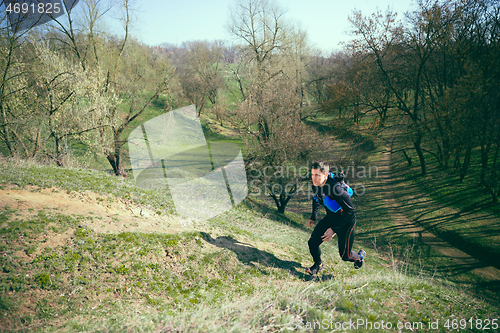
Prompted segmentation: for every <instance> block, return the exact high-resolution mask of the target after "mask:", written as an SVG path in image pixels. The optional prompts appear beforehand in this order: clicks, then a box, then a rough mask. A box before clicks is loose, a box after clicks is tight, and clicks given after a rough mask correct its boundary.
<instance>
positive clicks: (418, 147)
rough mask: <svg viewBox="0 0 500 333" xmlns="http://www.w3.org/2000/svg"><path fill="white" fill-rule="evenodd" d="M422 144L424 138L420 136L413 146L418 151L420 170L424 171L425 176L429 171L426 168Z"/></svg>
mask: <svg viewBox="0 0 500 333" xmlns="http://www.w3.org/2000/svg"><path fill="white" fill-rule="evenodd" d="M421 143H422V136H421V135H420V134H419V135H418V137H417V140H414V141H413V145H414V147H415V150H416V151H417V155H418V159H419V160H420V169H421V171H422V176H425V175H426V174H427V169H426V166H425V157H424V153H423V152H422V147H421V146H420V145H421Z"/></svg>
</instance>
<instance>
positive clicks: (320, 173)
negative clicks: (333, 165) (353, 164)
mask: <svg viewBox="0 0 500 333" xmlns="http://www.w3.org/2000/svg"><path fill="white" fill-rule="evenodd" d="M329 171H330V166H329V165H328V163H327V162H326V161H318V162H314V163H313V164H312V166H311V178H312V182H313V184H314V186H323V184H324V183H325V181H326V179H327V178H328V172H329Z"/></svg>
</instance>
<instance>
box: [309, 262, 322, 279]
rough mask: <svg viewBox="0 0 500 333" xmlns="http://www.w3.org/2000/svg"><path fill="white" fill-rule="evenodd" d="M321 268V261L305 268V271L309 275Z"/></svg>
mask: <svg viewBox="0 0 500 333" xmlns="http://www.w3.org/2000/svg"><path fill="white" fill-rule="evenodd" d="M322 269H323V263H319V265H318V264H316V263H315V264H314V265H312V266H311V267H309V268H306V273H309V275H311V276H312V275H314V274H316V273H319V272H320V271H321V270H322Z"/></svg>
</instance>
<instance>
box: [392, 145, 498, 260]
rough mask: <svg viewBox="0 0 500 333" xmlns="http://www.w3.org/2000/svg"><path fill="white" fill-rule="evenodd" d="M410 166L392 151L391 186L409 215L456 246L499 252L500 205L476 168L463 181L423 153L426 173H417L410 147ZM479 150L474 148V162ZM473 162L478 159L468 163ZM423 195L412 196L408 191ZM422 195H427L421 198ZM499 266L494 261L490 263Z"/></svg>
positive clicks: (475, 252) (480, 253)
mask: <svg viewBox="0 0 500 333" xmlns="http://www.w3.org/2000/svg"><path fill="white" fill-rule="evenodd" d="M407 154H408V155H409V156H411V157H412V161H414V163H413V165H412V166H411V167H409V166H408V163H407V162H406V159H405V158H404V156H403V153H402V152H401V151H398V152H397V153H395V154H393V155H392V165H393V170H394V176H393V178H394V180H400V181H398V182H396V181H395V185H394V189H395V195H396V197H398V198H405V203H404V206H405V207H407V208H406V211H407V213H408V214H409V216H410V217H411V218H412V219H413V220H414V221H417V222H418V223H419V224H421V225H422V226H424V227H425V228H426V229H428V230H430V231H432V232H433V233H435V234H437V235H438V236H440V237H441V238H443V239H445V240H446V241H448V242H449V243H451V244H453V245H454V246H456V247H457V248H459V249H461V250H463V251H464V252H467V253H469V254H471V255H473V256H475V257H477V258H480V259H482V258H484V254H485V253H488V256H497V255H500V224H499V223H498V222H499V221H500V205H499V204H491V202H490V201H491V197H490V195H489V194H488V193H486V191H485V190H484V189H483V188H482V187H480V186H479V172H478V170H474V169H472V170H471V172H469V174H468V176H467V177H466V178H465V180H464V182H463V183H460V182H459V181H458V180H459V175H458V173H457V172H456V170H454V169H453V168H450V169H448V170H442V169H440V168H439V165H438V163H437V161H436V159H435V158H434V157H432V156H430V155H429V154H426V155H425V157H426V161H427V171H428V172H427V175H426V176H424V177H422V176H421V175H420V164H419V162H418V158H417V156H416V154H415V153H414V152H413V151H407ZM478 154H479V152H477V151H476V152H475V154H474V159H475V160H476V162H477V159H478V158H479V156H478ZM471 164H472V165H474V164H477V163H471ZM412 193H413V194H414V193H421V194H422V195H421V196H419V197H417V196H412V195H411V194H412ZM424 198H430V199H432V200H431V201H429V200H428V199H426V200H424ZM492 264H493V265H494V266H495V267H497V268H500V265H498V264H497V263H496V262H493V263H492Z"/></svg>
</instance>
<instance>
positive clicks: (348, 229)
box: [334, 217, 362, 262]
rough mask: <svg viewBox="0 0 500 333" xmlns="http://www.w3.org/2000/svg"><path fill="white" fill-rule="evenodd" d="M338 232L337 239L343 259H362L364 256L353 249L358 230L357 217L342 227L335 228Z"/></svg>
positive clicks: (351, 260)
mask: <svg viewBox="0 0 500 333" xmlns="http://www.w3.org/2000/svg"><path fill="white" fill-rule="evenodd" d="M334 231H335V232H336V233H337V240H338V242H339V254H340V257H341V258H342V260H344V261H350V262H356V261H358V260H362V257H361V256H360V255H359V254H358V253H356V252H354V251H352V244H353V243H354V234H355V232H356V218H354V217H353V218H352V220H351V221H350V222H348V223H346V224H345V225H344V226H342V228H340V229H338V230H334Z"/></svg>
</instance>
